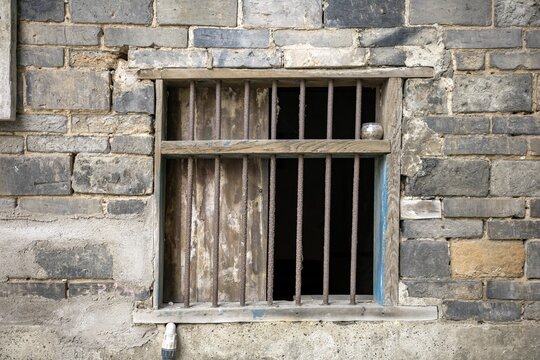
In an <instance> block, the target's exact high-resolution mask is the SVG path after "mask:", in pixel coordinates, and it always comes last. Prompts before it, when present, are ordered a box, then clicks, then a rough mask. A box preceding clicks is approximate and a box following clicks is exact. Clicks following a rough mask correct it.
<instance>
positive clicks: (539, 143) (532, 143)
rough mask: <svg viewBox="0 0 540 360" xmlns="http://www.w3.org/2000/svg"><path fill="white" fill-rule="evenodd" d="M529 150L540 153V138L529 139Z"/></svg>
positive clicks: (535, 153) (534, 153) (532, 152)
mask: <svg viewBox="0 0 540 360" xmlns="http://www.w3.org/2000/svg"><path fill="white" fill-rule="evenodd" d="M529 152H530V153H531V155H540V138H531V139H529Z"/></svg>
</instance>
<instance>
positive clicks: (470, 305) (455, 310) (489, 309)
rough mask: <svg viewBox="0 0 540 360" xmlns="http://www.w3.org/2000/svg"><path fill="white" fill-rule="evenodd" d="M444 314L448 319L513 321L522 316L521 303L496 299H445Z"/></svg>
mask: <svg viewBox="0 0 540 360" xmlns="http://www.w3.org/2000/svg"><path fill="white" fill-rule="evenodd" d="M442 309H443V316H444V318H445V319H448V320H476V321H512V320H519V318H520V317H521V304H520V303H515V302H495V301H482V302H480V301H453V300H449V301H445V302H444V303H443V307H442Z"/></svg>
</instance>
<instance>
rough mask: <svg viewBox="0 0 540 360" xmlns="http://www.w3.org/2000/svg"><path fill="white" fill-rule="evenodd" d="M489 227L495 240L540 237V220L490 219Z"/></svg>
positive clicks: (489, 233)
mask: <svg viewBox="0 0 540 360" xmlns="http://www.w3.org/2000/svg"><path fill="white" fill-rule="evenodd" d="M487 229H488V236H489V238H490V239H493V240H511V239H534V238H540V220H516V221H503V220H490V221H488V223H487Z"/></svg>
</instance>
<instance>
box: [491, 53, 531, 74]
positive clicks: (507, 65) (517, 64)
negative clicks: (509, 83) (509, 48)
mask: <svg viewBox="0 0 540 360" xmlns="http://www.w3.org/2000/svg"><path fill="white" fill-rule="evenodd" d="M489 63H490V66H491V67H493V68H497V69H501V70H517V69H532V70H537V69H540V53H538V52H532V53H531V52H514V53H492V54H491V55H490V56H489Z"/></svg>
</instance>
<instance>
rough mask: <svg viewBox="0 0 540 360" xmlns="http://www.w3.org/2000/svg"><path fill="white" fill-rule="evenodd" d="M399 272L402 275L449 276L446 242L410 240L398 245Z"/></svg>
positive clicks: (419, 276)
mask: <svg viewBox="0 0 540 360" xmlns="http://www.w3.org/2000/svg"><path fill="white" fill-rule="evenodd" d="M399 255H400V262H399V268H400V274H401V276H404V277H418V278H432V277H448V276H450V265H449V263H450V258H449V256H448V244H447V243H446V242H443V241H424V240H410V241H405V242H403V243H401V246H400V252H399Z"/></svg>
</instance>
